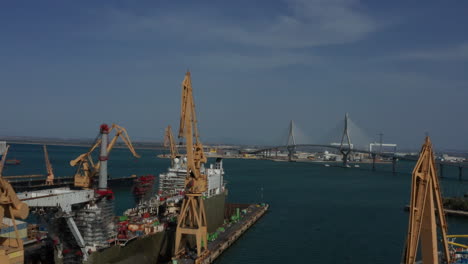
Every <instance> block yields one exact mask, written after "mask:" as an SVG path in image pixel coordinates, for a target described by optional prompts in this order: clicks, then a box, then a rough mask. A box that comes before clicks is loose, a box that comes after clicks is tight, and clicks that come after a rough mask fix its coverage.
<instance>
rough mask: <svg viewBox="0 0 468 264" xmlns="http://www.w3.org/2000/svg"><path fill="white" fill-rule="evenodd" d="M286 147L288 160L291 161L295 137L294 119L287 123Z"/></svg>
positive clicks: (294, 147) (294, 150)
mask: <svg viewBox="0 0 468 264" xmlns="http://www.w3.org/2000/svg"><path fill="white" fill-rule="evenodd" d="M286 149H287V150H288V160H289V161H292V160H293V156H294V153H295V152H296V138H295V137H294V121H293V120H291V122H290V123H289V136H288V144H287V145H286Z"/></svg>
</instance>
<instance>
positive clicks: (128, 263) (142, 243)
mask: <svg viewBox="0 0 468 264" xmlns="http://www.w3.org/2000/svg"><path fill="white" fill-rule="evenodd" d="M165 240H166V232H159V233H155V234H152V235H147V236H145V237H141V238H138V239H135V240H133V241H130V242H128V244H126V245H125V246H112V247H110V248H106V249H104V250H102V251H98V252H94V253H92V254H91V255H90V256H89V259H88V261H86V262H85V263H86V264H98V263H109V264H136V263H138V264H140V263H141V264H146V263H152V264H154V263H157V262H158V259H159V255H160V253H161V249H162V247H163V244H164V242H165Z"/></svg>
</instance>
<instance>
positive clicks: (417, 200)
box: [404, 137, 450, 264]
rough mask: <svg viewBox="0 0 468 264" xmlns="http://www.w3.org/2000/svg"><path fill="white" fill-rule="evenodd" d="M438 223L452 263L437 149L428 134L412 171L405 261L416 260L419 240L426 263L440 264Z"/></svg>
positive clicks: (412, 263) (406, 263) (444, 253)
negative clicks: (436, 165) (437, 167)
mask: <svg viewBox="0 0 468 264" xmlns="http://www.w3.org/2000/svg"><path fill="white" fill-rule="evenodd" d="M437 222H438V223H439V225H440V231H441V244H442V246H443V256H444V257H445V263H450V254H449V247H448V240H447V222H446V220H445V214H444V208H443V204H442V195H441V193H440V185H439V179H438V177H437V170H436V167H435V161H434V151H433V149H432V143H431V140H430V139H429V137H426V140H425V142H424V145H423V146H422V149H421V152H420V154H419V159H418V161H417V163H416V166H415V167H414V170H413V174H412V184H411V201H410V215H409V223H408V233H407V237H406V248H405V254H404V258H405V264H414V263H415V261H416V256H417V250H418V243H419V241H421V256H422V261H423V263H432V264H438V263H439V251H438V239H437Z"/></svg>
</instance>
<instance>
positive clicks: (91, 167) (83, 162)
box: [70, 124, 141, 188]
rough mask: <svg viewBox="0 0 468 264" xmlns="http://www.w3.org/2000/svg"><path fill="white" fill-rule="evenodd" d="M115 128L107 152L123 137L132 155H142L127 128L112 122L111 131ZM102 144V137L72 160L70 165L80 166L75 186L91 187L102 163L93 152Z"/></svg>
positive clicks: (137, 156)
mask: <svg viewBox="0 0 468 264" xmlns="http://www.w3.org/2000/svg"><path fill="white" fill-rule="evenodd" d="M113 130H115V131H116V132H115V135H114V137H113V138H112V140H111V141H110V142H109V144H108V145H107V153H108V155H109V154H110V152H111V150H112V149H113V148H114V146H115V144H116V142H117V139H119V138H121V139H122V140H123V141H124V143H125V145H126V146H127V148H128V149H129V150H130V152H131V153H132V155H133V156H134V157H135V158H140V157H141V156H140V155H139V154H138V153H136V151H135V148H134V147H133V145H132V141H131V140H130V137H129V136H128V133H127V130H126V129H125V128H123V127H121V126H119V125H116V124H112V126H111V128H110V129H109V133H110V132H111V131H113ZM100 144H101V138H98V139H97V140H96V141H95V143H94V144H93V145H92V146H91V148H90V149H89V150H88V152H86V153H83V154H81V155H79V156H78V157H77V158H75V159H74V160H71V161H70V166H72V167H75V166H78V169H77V172H76V173H75V186H76V187H83V188H91V185H92V179H93V177H95V176H96V175H97V174H98V172H99V167H100V165H101V163H100V162H99V161H98V162H94V160H93V157H92V155H91V154H92V153H93V151H94V150H95V149H96V148H97V147H98V146H99V145H100Z"/></svg>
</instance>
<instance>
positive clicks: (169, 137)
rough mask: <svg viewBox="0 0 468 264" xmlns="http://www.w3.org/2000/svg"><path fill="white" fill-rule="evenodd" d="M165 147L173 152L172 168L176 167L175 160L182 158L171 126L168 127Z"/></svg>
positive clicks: (165, 135)
mask: <svg viewBox="0 0 468 264" xmlns="http://www.w3.org/2000/svg"><path fill="white" fill-rule="evenodd" d="M164 147H166V148H169V150H170V152H171V156H170V157H171V167H174V159H175V158H177V157H180V154H179V152H178V150H177V146H176V143H175V140H174V135H173V134H172V128H171V126H170V125H169V126H167V128H166V133H165V134H164Z"/></svg>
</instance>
